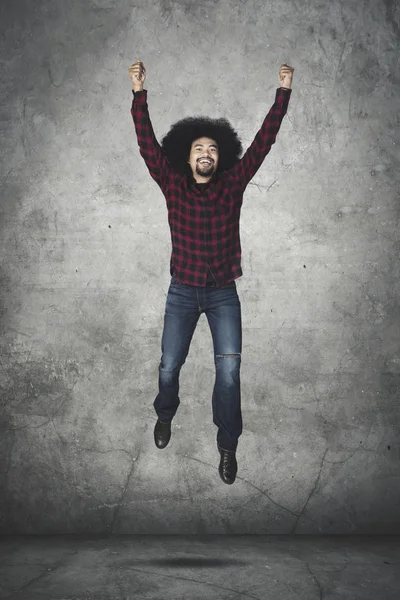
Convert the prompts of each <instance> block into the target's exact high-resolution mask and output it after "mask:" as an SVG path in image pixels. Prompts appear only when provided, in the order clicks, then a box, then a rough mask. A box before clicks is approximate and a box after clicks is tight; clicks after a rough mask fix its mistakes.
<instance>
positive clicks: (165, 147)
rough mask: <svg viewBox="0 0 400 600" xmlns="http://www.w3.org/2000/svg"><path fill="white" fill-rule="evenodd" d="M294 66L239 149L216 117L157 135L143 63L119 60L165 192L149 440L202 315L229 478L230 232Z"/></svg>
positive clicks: (233, 328)
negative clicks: (163, 266)
mask: <svg viewBox="0 0 400 600" xmlns="http://www.w3.org/2000/svg"><path fill="white" fill-rule="evenodd" d="M293 71H294V69H293V68H292V67H289V66H288V65H287V64H286V63H283V64H282V65H281V68H280V70H279V83H280V86H281V87H279V88H278V89H277V90H276V94H275V102H274V104H273V105H272V107H271V109H270V111H269V113H268V114H267V116H266V117H265V119H264V122H263V124H262V126H261V129H260V130H259V131H258V133H257V134H256V136H255V138H254V140H253V142H252V144H251V145H250V146H249V148H248V150H247V151H246V152H245V154H244V155H243V156H242V158H239V157H240V155H241V153H242V144H241V142H240V139H239V138H238V136H237V133H236V132H235V130H234V129H233V128H232V127H231V125H230V123H229V122H228V121H227V120H226V119H210V118H207V117H187V118H185V119H183V120H180V121H178V122H176V123H175V124H174V125H172V127H171V129H170V131H169V133H168V134H167V135H166V136H164V138H163V139H162V140H161V145H160V144H159V143H158V142H157V139H156V137H155V135H154V131H153V127H152V124H151V121H150V116H149V110H148V105H147V90H145V89H143V86H144V82H145V79H146V69H145V68H144V65H143V63H142V62H141V61H140V60H138V61H137V62H136V63H135V64H133V65H132V66H131V67H130V68H129V74H130V77H131V79H132V84H133V101H132V108H131V114H132V117H133V121H134V125H135V129H136V134H137V139H138V145H139V150H140V154H141V155H142V157H143V159H144V161H145V163H146V165H147V168H148V170H149V172H150V175H151V177H152V178H153V179H154V180H155V181H156V183H157V184H158V185H159V187H160V189H161V191H162V193H163V194H164V196H165V199H166V203H167V209H168V222H169V226H170V230H171V241H172V253H171V259H170V275H171V281H170V284H169V289H168V294H167V300H166V305H165V315H164V330H163V334H162V342H161V352H162V356H161V362H160V365H159V380H158V385H159V393H158V395H157V397H156V399H155V401H154V404H153V406H154V409H155V411H156V413H157V416H158V419H157V422H156V424H155V428H154V440H155V443H156V446H157V448H165V447H166V446H167V444H168V442H169V440H170V437H171V422H172V419H173V418H174V416H175V413H176V411H177V409H178V406H179V404H180V400H179V395H178V394H179V374H180V370H181V367H182V365H183V364H184V363H185V360H186V357H187V355H188V352H189V346H190V343H191V340H192V336H193V333H194V330H195V328H196V325H197V322H198V320H199V317H200V315H201V313H205V315H206V317H207V320H208V324H209V327H210V330H211V335H212V339H213V345H214V363H215V384H214V390H213V395H212V411H213V421H214V424H215V425H216V426H217V427H218V432H217V448H218V452H219V454H220V463H219V475H220V477H221V479H222V481H223V482H224V483H228V484H232V483H233V482H234V481H235V478H236V473H237V461H236V449H237V445H238V439H239V436H240V435H241V433H242V427H243V423H242V413H241V397H240V363H241V352H242V322H241V306H240V301H239V297H238V294H237V290H236V282H235V280H236V279H237V278H238V277H240V276H241V275H242V269H241V246H240V237H239V219H240V209H241V206H242V202H243V194H244V191H245V189H246V187H247V185H248V183H249V182H250V181H251V179H252V178H253V177H254V175H255V174H256V172H257V171H258V169H259V168H260V166H261V164H262V163H263V161H264V158H265V157H266V156H267V154H268V152H269V151H270V150H271V146H272V144H274V143H275V139H276V136H277V133H278V131H279V129H280V126H281V122H282V119H283V117H284V116H285V114H286V111H287V107H288V104H289V99H290V96H291V92H292V90H291V85H292V77H293Z"/></svg>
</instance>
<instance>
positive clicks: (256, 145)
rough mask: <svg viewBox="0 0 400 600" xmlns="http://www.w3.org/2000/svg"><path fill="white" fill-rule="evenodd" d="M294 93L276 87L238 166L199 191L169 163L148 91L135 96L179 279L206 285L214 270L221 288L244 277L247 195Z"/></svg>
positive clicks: (139, 125) (173, 267)
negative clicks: (157, 134)
mask: <svg viewBox="0 0 400 600" xmlns="http://www.w3.org/2000/svg"><path fill="white" fill-rule="evenodd" d="M291 92H292V90H291V89H284V88H278V89H277V90H276V96H275V102H274V104H273V105H272V107H271V109H270V111H269V113H268V114H267V116H266V117H265V119H264V122H263V124H262V126H261V129H260V130H259V131H258V133H257V135H256V136H255V138H254V140H253V142H252V144H251V145H250V146H249V148H248V150H247V151H246V152H245V154H244V155H243V157H242V158H241V159H240V162H239V163H238V164H237V165H235V167H233V168H232V169H229V171H224V172H222V173H219V174H218V173H214V175H213V177H212V178H211V179H210V181H209V182H208V184H207V185H206V186H205V187H204V188H203V189H202V191H200V189H199V188H197V187H196V185H195V184H196V181H195V179H194V178H193V177H192V178H188V177H186V176H184V175H181V174H179V173H177V172H176V171H174V170H173V169H172V167H171V165H170V164H169V163H168V162H167V160H166V157H165V155H164V153H163V152H162V149H161V146H160V144H159V143H158V141H157V139H156V137H155V135H154V131H153V126H152V124H151V121H150V116H149V110H148V105H147V90H143V91H141V92H135V93H134V98H133V102H132V109H131V114H132V117H133V121H134V124H135V129H136V134H137V139H138V144H139V149H140V154H141V155H142V156H143V158H144V160H145V162H146V165H147V168H148V169H149V172H150V175H151V176H152V178H153V179H154V180H155V181H156V182H157V184H158V185H159V186H160V188H161V191H162V193H163V194H164V196H165V198H166V201H167V208H168V222H169V226H170V229H171V240H172V253H171V260H170V273H171V275H172V274H174V275H175V276H176V278H177V279H178V281H181V282H182V283H187V284H189V285H195V286H205V285H206V281H207V273H208V272H209V271H211V273H212V275H213V278H214V280H215V282H216V285H217V286H218V287H220V286H222V285H226V284H227V283H229V282H231V281H233V280H234V279H237V278H238V277H240V276H241V275H242V268H241V246H240V236H239V218H240V209H241V206H242V202H243V193H244V191H245V189H246V187H247V184H248V183H249V181H250V180H251V179H252V178H253V177H254V175H255V174H256V172H257V171H258V169H259V168H260V166H261V164H262V162H263V160H264V158H265V157H266V156H267V154H268V152H269V151H270V149H271V146H272V144H273V143H274V142H275V138H276V135H277V133H278V131H279V128H280V126H281V122H282V119H283V117H284V116H285V114H286V111H287V107H288V104H289V99H290V96H291Z"/></svg>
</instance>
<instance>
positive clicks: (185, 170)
mask: <svg viewBox="0 0 400 600" xmlns="http://www.w3.org/2000/svg"><path fill="white" fill-rule="evenodd" d="M201 137H208V138H211V139H212V140H214V141H215V142H217V144H218V151H219V161H218V167H217V173H218V172H219V173H221V172H223V171H227V170H228V169H231V168H232V167H234V166H235V165H236V164H237V163H238V162H239V157H240V155H241V153H242V144H241V141H240V139H239V137H238V135H237V133H236V131H235V130H234V129H233V127H232V126H231V124H230V123H229V121H227V120H226V119H224V118H221V119H210V118H209V117H201V116H200V117H199V116H197V117H186V118H185V119H182V120H180V121H177V122H176V123H174V124H173V125H172V126H171V129H170V131H169V132H168V133H167V134H166V135H165V136H164V137H163V138H162V140H161V148H162V151H163V152H164V155H165V157H166V159H167V161H168V162H169V163H170V164H171V166H172V167H173V168H174V169H175V170H176V171H177V172H178V173H180V174H182V175H188V176H190V175H192V169H191V167H190V165H189V163H188V162H187V161H188V160H189V155H190V149H191V147H192V143H193V142H194V141H195V140H197V139H199V138H201Z"/></svg>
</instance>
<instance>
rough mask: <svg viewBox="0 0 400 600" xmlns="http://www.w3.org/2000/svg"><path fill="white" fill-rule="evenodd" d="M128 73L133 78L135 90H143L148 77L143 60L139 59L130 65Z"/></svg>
mask: <svg viewBox="0 0 400 600" xmlns="http://www.w3.org/2000/svg"><path fill="white" fill-rule="evenodd" d="M128 73H129V75H130V77H131V79H132V85H133V91H134V92H141V91H142V90H143V85H144V81H145V79H146V69H145V68H144V64H143V63H142V61H141V60H137V61H136V62H135V63H134V64H133V65H132V66H131V67H129V69H128Z"/></svg>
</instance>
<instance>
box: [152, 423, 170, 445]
mask: <svg viewBox="0 0 400 600" xmlns="http://www.w3.org/2000/svg"><path fill="white" fill-rule="evenodd" d="M171 423H172V421H170V422H169V423H163V422H162V421H160V419H158V421H157V423H156V426H155V427H154V441H155V443H156V446H157V448H165V446H167V445H168V442H169V440H170V438H171Z"/></svg>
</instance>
